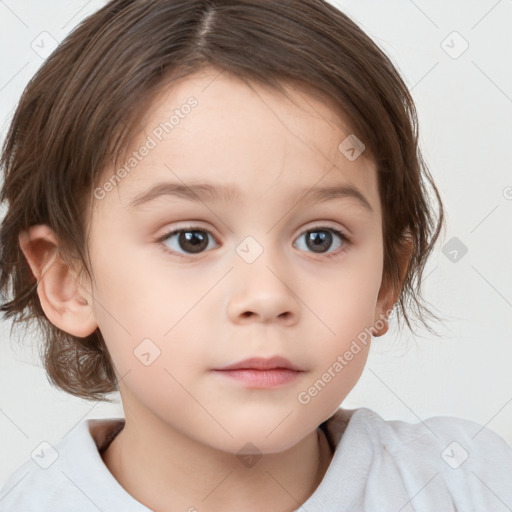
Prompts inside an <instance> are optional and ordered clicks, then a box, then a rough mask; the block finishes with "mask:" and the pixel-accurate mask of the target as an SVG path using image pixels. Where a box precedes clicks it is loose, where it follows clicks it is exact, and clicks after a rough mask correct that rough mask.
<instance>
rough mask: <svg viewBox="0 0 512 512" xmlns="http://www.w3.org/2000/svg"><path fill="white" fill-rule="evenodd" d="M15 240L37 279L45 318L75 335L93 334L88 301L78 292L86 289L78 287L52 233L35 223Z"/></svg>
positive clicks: (47, 228)
mask: <svg viewBox="0 0 512 512" xmlns="http://www.w3.org/2000/svg"><path fill="white" fill-rule="evenodd" d="M18 239H19V243H20V247H21V250H22V251H23V254H24V255H25V258H26V260H27V262H28V264H29V265H30V268H31V270H32V273H33V274H34V276H35V277H36V279H37V282H38V285H37V294H38V296H39V300H40V302H41V307H42V308H43V311H44V313H45V315H46V316H47V318H48V320H49V321H50V322H51V323H52V324H53V325H55V326H56V327H58V328H59V329H61V330H63V331H65V332H67V333H69V334H72V335H74V336H77V337H79V338H85V337H86V336H89V334H91V333H93V332H94V331H95V330H96V328H97V327H98V324H97V323H96V319H95V318H94V314H93V310H92V308H91V305H90V304H89V301H88V300H87V299H86V298H85V297H84V296H83V295H82V293H83V292H85V293H88V292H87V291H86V290H83V289H79V284H78V282H77V280H76V279H75V275H74V272H73V270H72V269H71V267H70V266H69V265H68V264H67V263H66V262H65V260H64V258H63V257H62V253H61V251H60V247H59V240H58V238H57V237H56V235H55V234H54V232H53V231H52V230H51V229H50V228H49V227H48V226H46V225H43V224H39V225H37V226H31V227H30V228H29V229H28V230H27V231H23V232H21V233H20V235H19V237H18ZM89 297H90V294H89Z"/></svg>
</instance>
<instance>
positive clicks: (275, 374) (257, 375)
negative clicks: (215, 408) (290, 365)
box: [215, 368, 302, 388]
mask: <svg viewBox="0 0 512 512" xmlns="http://www.w3.org/2000/svg"><path fill="white" fill-rule="evenodd" d="M215 371H216V373H218V374H220V375H223V376H225V377H227V378H228V379H232V380H235V381H238V382H240V383H241V384H243V385H245V386H249V387H252V388H274V387H277V386H282V385H284V384H288V383H290V382H292V381H294V380H295V379H296V378H298V376H299V375H300V374H301V373H302V372H299V371H295V370H290V369H287V368H275V369H272V370H256V369H253V368H251V369H239V370H215Z"/></svg>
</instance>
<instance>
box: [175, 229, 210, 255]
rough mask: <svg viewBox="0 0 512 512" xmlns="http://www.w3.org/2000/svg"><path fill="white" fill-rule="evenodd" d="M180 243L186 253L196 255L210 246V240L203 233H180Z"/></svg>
mask: <svg viewBox="0 0 512 512" xmlns="http://www.w3.org/2000/svg"><path fill="white" fill-rule="evenodd" d="M179 243H180V246H181V248H182V249H184V250H185V251H187V252H192V253H196V252H201V251H202V250H204V249H205V248H206V247H207V246H208V239H207V237H206V236H204V234H203V233H201V231H183V232H181V233H180V239H179ZM187 246H188V247H187Z"/></svg>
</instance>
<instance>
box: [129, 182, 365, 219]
mask: <svg viewBox="0 0 512 512" xmlns="http://www.w3.org/2000/svg"><path fill="white" fill-rule="evenodd" d="M165 196H170V197H178V198H181V199H187V200H189V201H201V202H204V203H208V202H218V201H223V202H227V203H229V202H237V201H238V202H239V201H240V193H239V191H238V190H237V189H235V188H233V187H229V186H226V185H220V184H219V185H213V184H210V183H198V184H193V185H183V184H180V183H171V182H163V183H157V184H156V185H154V186H153V187H151V188H150V189H149V190H146V191H144V192H141V193H140V194H138V195H136V196H135V197H134V198H133V199H132V200H131V201H130V202H129V204H128V206H127V208H128V209H129V210H134V209H137V208H139V207H140V206H142V205H143V204H147V203H149V202H151V201H154V200H155V199H157V198H160V197H165ZM338 198H352V199H356V200H357V202H358V204H359V205H360V206H362V207H364V209H366V210H367V211H369V212H373V208H372V206H371V205H370V202H369V201H368V200H367V199H366V197H365V196H364V195H363V193H362V192H361V191H360V190H359V189H358V188H356V187H354V186H353V185H348V184H346V185H334V186H329V187H313V188H306V189H301V190H297V191H295V193H294V194H293V195H292V196H291V198H290V200H291V201H292V202H293V204H294V205H302V204H307V203H320V202H325V201H330V200H333V199H338Z"/></svg>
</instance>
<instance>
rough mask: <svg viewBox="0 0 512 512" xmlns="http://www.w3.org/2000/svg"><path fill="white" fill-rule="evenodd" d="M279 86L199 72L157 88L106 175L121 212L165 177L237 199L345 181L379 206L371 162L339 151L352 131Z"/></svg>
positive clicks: (336, 115)
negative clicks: (225, 191) (217, 188)
mask: <svg viewBox="0 0 512 512" xmlns="http://www.w3.org/2000/svg"><path fill="white" fill-rule="evenodd" d="M283 85H284V87H285V91H286V94H283V93H282V92H280V91H277V90H275V89H273V88H270V87H268V86H264V85H261V84H256V83H254V82H246V81H243V80H241V79H240V78H238V77H235V76H233V75H230V74H227V73H219V72H218V71H217V70H214V69H209V68H206V69H204V70H202V71H200V72H197V73H195V74H193V75H190V76H187V77H185V78H182V79H180V80H177V81H175V82H173V83H170V84H167V85H166V86H162V88H161V89H160V91H159V92H158V94H157V95H156V96H155V97H154V99H153V101H152V103H151V104H150V105H149V108H148V109H147V110H146V112H145V114H144V116H143V117H142V118H141V121H140V123H139V125H138V129H137V130H136V132H134V136H133V137H132V139H131V141H130V145H129V148H128V151H127V152H126V154H125V155H124V156H123V159H121V163H120V165H118V168H113V167H111V168H109V169H107V170H106V172H105V173H104V178H105V180H108V179H109V178H113V179H111V180H110V181H112V182H113V183H115V188H116V189H117V193H116V194H110V196H112V195H115V196H117V198H118V200H119V201H120V203H121V204H122V205H123V207H125V208H126V207H128V206H129V205H130V204H132V203H133V202H134V200H135V198H136V197H137V196H140V193H141V192H142V191H143V190H144V189H146V188H147V187H148V186H150V185H152V184H153V185H154V184H156V183H161V182H162V181H163V180H168V181H172V182H180V181H181V184H182V185H183V186H187V185H189V184H190V185H192V184H194V183H205V182H209V183H213V184H215V183H222V184H223V185H224V186H225V187H229V188H231V189H236V192H238V199H239V200H242V201H243V199H244V197H243V196H244V195H248V196H249V195H254V194H260V195H265V193H267V192H269V191H270V189H271V188H272V189H274V188H277V189H279V190H280V191H281V193H288V192H289V193H294V194H295V195H297V194H296V191H297V190H298V189H300V188H307V187H312V186H313V185H315V184H317V185H318V186H320V185H321V186H328V185H339V184H351V185H353V186H355V187H357V188H358V189H360V190H361V191H363V193H364V195H365V196H366V197H368V198H369V202H371V203H372V204H373V206H374V207H377V206H378V202H379V201H378V195H377V187H376V174H375V166H374V163H373V161H372V160H371V159H370V158H368V157H367V155H365V154H364V152H363V153H362V154H361V155H360V157H359V158H357V159H356V160H353V161H351V160H350V159H348V158H347V155H346V154H345V153H343V152H342V150H341V149H340V144H342V143H345V142H346V140H347V138H348V137H349V136H351V137H352V135H351V130H350V126H349V124H348V123H347V121H346V120H345V119H344V117H343V116H342V115H341V114H340V111H339V109H338V108H337V107H336V105H334V103H333V102H330V101H328V99H327V98H326V97H325V95H323V93H321V92H318V91H316V90H315V89H313V88H305V87H304V86H301V87H299V86H298V85H297V84H296V83H291V82H288V83H285V84H283ZM342 145H343V144H342ZM144 147H146V148H149V149H145V150H144ZM143 150H144V151H143ZM141 153H144V156H143V157H142V158H141ZM130 155H131V156H130ZM134 155H137V156H134ZM130 160H131V161H130ZM127 163H129V164H130V165H126V164H127ZM123 165H124V167H125V169H128V172H124V173H122V174H124V175H125V176H123V178H122V179H119V176H118V174H119V173H117V171H118V170H119V169H120V168H121V167H122V166H123ZM114 175H115V176H114ZM231 195H232V197H234V195H233V194H231ZM110 198H111V197H110Z"/></svg>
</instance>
